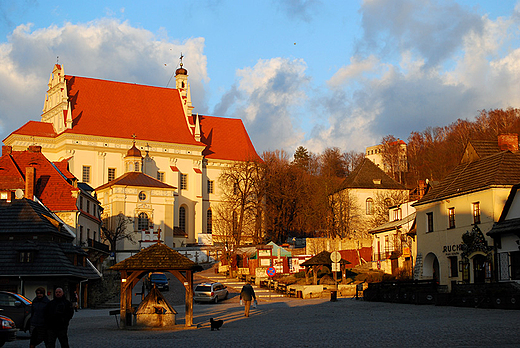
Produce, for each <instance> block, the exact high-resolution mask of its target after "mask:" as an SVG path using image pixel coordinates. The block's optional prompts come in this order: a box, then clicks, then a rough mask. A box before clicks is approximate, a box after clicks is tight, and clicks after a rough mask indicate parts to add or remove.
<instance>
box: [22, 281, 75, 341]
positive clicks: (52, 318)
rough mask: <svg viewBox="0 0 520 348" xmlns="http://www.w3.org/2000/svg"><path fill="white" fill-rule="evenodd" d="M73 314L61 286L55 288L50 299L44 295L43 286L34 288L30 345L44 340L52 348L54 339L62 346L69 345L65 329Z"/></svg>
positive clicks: (70, 304) (66, 329) (72, 308)
mask: <svg viewBox="0 0 520 348" xmlns="http://www.w3.org/2000/svg"><path fill="white" fill-rule="evenodd" d="M74 296H76V294H74ZM76 300H77V296H76ZM76 302H77V301H76ZM73 316H74V307H73V305H72V303H71V302H70V301H69V300H67V299H66V298H65V296H64V293H63V289H62V288H56V290H55V291H54V299H53V300H52V301H51V300H49V298H48V297H47V296H46V295H45V289H44V288H42V287H39V288H38V289H36V297H35V298H34V300H33V302H32V314H31V341H30V343H29V345H30V347H31V348H32V347H36V346H37V345H39V344H40V343H42V342H44V343H45V347H46V348H49V347H51V348H54V347H55V346H56V339H58V340H59V341H60V345H61V346H62V347H69V339H68V336H67V331H68V328H69V321H70V320H71V319H72V317H73Z"/></svg>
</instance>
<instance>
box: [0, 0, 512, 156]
mask: <svg viewBox="0 0 520 348" xmlns="http://www.w3.org/2000/svg"><path fill="white" fill-rule="evenodd" d="M519 25H520V5H519V3H518V2H517V1H508V0H504V1H498V2H497V1H470V0H466V1H462V0H460V1H450V0H446V1H433V0H402V1H396V0H366V1H344V0H343V1H319V0H287V1H269V0H265V1H225V0H207V1H191V2H190V1H182V2H181V1H149V2H142V1H135V2H127V1H90V2H88V3H87V2H71V1H68V2H63V1H37V0H33V1H11V2H5V1H2V2H0V137H1V138H2V139H3V138H5V137H6V136H7V135H8V134H9V133H10V132H12V131H13V130H15V129H16V128H18V127H20V126H21V125H22V124H23V123H25V122H27V121H28V120H39V119H40V115H41V109H42V107H43V101H44V97H45V91H46V88H47V86H46V85H47V81H48V78H49V74H50V72H51V70H52V66H53V64H54V63H56V60H57V58H56V57H57V56H59V62H60V63H61V64H62V65H63V66H64V68H65V73H66V74H69V75H78V76H88V77H95V78H101V79H108V80H116V81H125V82H135V83H143V84H149V85H155V86H166V85H167V83H168V80H169V79H170V77H171V75H172V73H173V71H174V70H175V68H176V67H177V65H178V63H179V60H178V57H179V55H180V52H182V53H183V54H184V56H185V58H184V66H185V67H186V68H187V69H188V72H189V75H190V84H191V87H192V99H193V105H194V106H195V109H194V111H195V112H199V113H201V114H209V115H217V116H227V117H236V118H241V119H242V120H243V121H244V124H245V125H246V128H247V130H248V132H249V134H250V136H251V138H252V141H253V143H254V145H255V147H256V148H257V150H258V152H260V153H261V152H263V151H265V150H276V149H284V150H287V151H288V152H289V153H291V154H292V152H293V151H294V149H295V148H296V147H297V146H299V145H304V146H306V147H307V148H308V149H309V150H311V151H313V152H321V151H323V149H324V148H326V147H332V146H337V147H339V148H340V149H341V150H343V151H350V150H355V151H363V150H364V148H365V147H367V146H371V145H374V144H376V143H378V142H379V141H380V140H381V138H382V137H383V136H385V135H389V134H391V135H394V136H396V137H399V138H401V139H405V140H406V139H407V138H408V136H409V135H410V132H412V131H422V130H424V129H425V128H426V127H433V126H444V125H448V124H449V123H451V122H453V121H455V120H456V119H458V118H463V119H465V118H468V119H473V118H474V117H475V116H477V115H478V113H479V110H482V109H492V108H505V107H508V106H512V107H520V105H519V104H520V40H519V39H520V30H519V29H520V27H519Z"/></svg>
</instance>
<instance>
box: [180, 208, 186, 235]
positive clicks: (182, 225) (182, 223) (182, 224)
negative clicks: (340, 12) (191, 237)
mask: <svg viewBox="0 0 520 348" xmlns="http://www.w3.org/2000/svg"><path fill="white" fill-rule="evenodd" d="M179 228H180V229H181V230H182V231H184V232H186V208H184V207H180V208H179Z"/></svg>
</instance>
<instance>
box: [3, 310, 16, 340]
mask: <svg viewBox="0 0 520 348" xmlns="http://www.w3.org/2000/svg"><path fill="white" fill-rule="evenodd" d="M16 331H18V329H17V328H16V324H15V323H14V321H12V320H11V318H8V317H6V316H4V315H0V347H3V346H4V344H5V342H11V341H14V340H15V339H16Z"/></svg>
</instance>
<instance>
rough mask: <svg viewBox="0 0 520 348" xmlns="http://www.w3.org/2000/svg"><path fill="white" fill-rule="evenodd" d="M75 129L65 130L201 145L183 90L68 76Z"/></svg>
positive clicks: (68, 88)
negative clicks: (187, 115) (190, 123)
mask: <svg viewBox="0 0 520 348" xmlns="http://www.w3.org/2000/svg"><path fill="white" fill-rule="evenodd" d="M65 79H66V81H67V90H68V95H69V98H71V107H72V124H73V126H72V129H69V130H66V131H65V132H68V133H74V134H89V135H97V136H106V137H117V138H126V139H130V138H131V136H132V134H134V133H135V134H136V135H137V139H140V140H153V141H161V142H168V143H180V144H192V145H200V143H199V142H197V141H195V139H194V138H193V135H192V134H191V132H190V131H189V129H188V127H187V125H186V120H185V118H184V112H183V108H182V104H181V101H180V96H179V92H178V91H177V90H176V89H172V88H160V87H151V86H144V85H137V84H132V83H123V82H114V81H106V80H99V79H92V78H86V77H77V76H68V75H66V76H65Z"/></svg>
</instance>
